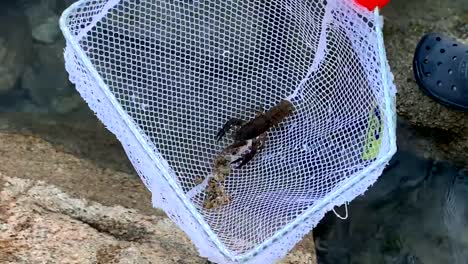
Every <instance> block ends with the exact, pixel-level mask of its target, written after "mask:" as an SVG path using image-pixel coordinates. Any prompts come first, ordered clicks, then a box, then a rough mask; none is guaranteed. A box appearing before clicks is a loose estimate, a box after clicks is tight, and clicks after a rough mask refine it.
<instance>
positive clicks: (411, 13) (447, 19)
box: [383, 0, 468, 165]
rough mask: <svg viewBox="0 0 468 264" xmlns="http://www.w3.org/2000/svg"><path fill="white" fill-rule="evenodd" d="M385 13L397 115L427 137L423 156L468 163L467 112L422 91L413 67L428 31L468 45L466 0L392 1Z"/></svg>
mask: <svg viewBox="0 0 468 264" xmlns="http://www.w3.org/2000/svg"><path fill="white" fill-rule="evenodd" d="M383 11H384V12H383V15H384V17H385V26H384V37H385V45H386V49H387V56H388V59H389V62H390V66H391V68H392V71H393V73H394V76H395V81H396V85H397V89H398V94H397V111H398V115H399V118H400V119H402V120H403V121H407V122H408V123H409V125H410V126H413V129H414V130H415V131H418V132H420V133H421V134H422V135H423V136H425V137H427V138H428V142H429V145H426V146H423V152H424V153H423V154H424V155H425V156H427V157H432V158H436V159H443V160H452V161H454V162H457V163H459V164H463V165H468V113H461V112H457V111H453V110H450V109H448V108H446V107H444V106H442V105H440V104H438V103H436V102H434V101H433V100H431V99H430V98H429V97H427V96H426V95H424V94H423V93H422V92H421V91H420V89H419V88H418V86H417V84H416V82H415V79H414V74H413V68H412V59H413V55H414V50H415V48H416V45H417V43H418V41H419V40H420V38H421V37H422V36H423V35H424V34H425V33H428V32H431V31H435V32H440V33H443V34H447V35H449V36H452V37H454V38H457V39H458V40H460V41H462V42H465V43H468V27H467V25H468V6H467V5H466V0H454V1H437V2H434V1H430V0H417V1H406V0H394V1H391V2H390V4H389V5H388V6H387V7H385V8H384V9H383ZM409 144H411V142H409Z"/></svg>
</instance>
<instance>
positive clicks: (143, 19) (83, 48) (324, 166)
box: [61, 0, 395, 263]
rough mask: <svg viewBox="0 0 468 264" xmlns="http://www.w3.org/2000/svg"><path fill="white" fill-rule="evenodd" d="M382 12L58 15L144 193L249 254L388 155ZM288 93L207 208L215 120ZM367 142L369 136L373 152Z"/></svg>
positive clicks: (86, 94)
mask: <svg viewBox="0 0 468 264" xmlns="http://www.w3.org/2000/svg"><path fill="white" fill-rule="evenodd" d="M379 23H380V21H378V20H376V17H375V16H374V15H373V14H372V13H369V12H367V11H366V10H364V9H361V8H359V7H357V6H355V5H354V4H353V3H352V2H351V1H340V0H336V1H332V0H329V1H325V0H307V1H305V0H304V1H303V0H275V1H244V0H232V1H202V0H200V1H196V0H180V1H177V0H172V1H157V0H148V1H143V0H139V1H137V0H126V1H124V0H121V1H118V0H114V1H103V0H101V1H99V0H93V1H91V0H82V1H79V2H78V3H77V4H75V5H73V6H72V7H70V8H69V9H67V10H66V11H65V12H64V15H63V16H62V18H61V27H62V30H63V32H64V34H65V37H66V40H67V47H66V49H65V60H66V68H67V71H68V72H69V73H70V80H71V81H72V82H73V83H75V84H76V87H77V89H78V91H79V92H80V94H81V95H82V96H83V98H84V99H85V100H86V101H87V102H88V104H89V106H90V108H91V109H92V110H93V111H94V112H96V114H97V116H98V117H99V119H100V120H101V121H102V122H103V123H104V124H105V125H106V126H107V127H108V129H109V130H110V131H111V132H112V133H114V134H115V135H116V136H117V137H118V139H119V140H120V141H121V142H122V145H123V147H124V149H125V151H126V152H127V155H128V156H129V159H130V160H131V161H132V163H133V165H134V166H135V169H136V171H137V172H138V174H139V175H140V176H141V177H142V180H143V182H144V183H145V185H146V186H147V187H148V188H149V189H150V190H151V192H152V194H153V204H154V205H155V206H157V207H160V208H162V209H164V210H165V211H166V213H167V214H168V216H169V217H171V219H172V220H174V221H175V222H176V223H177V224H178V226H179V227H180V228H182V229H183V230H184V231H185V232H186V233H187V234H188V235H189V236H190V238H191V239H192V241H193V242H194V244H195V245H196V246H197V247H198V249H199V251H200V253H201V255H202V256H205V257H209V258H210V260H212V261H219V262H234V261H235V260H236V261H241V260H242V261H247V262H249V261H250V262H253V263H255V259H257V260H258V259H261V260H262V261H275V260H278V259H279V258H282V257H283V256H284V255H285V254H286V252H287V251H289V250H290V249H291V248H292V247H293V246H294V244H295V243H297V242H298V241H299V240H300V239H301V238H302V236H303V235H305V234H306V233H307V232H309V231H310V229H311V228H313V227H314V226H315V225H316V224H317V222H318V221H319V220H320V219H321V218H322V217H323V215H324V214H325V213H326V212H327V211H329V210H331V209H332V208H333V206H335V205H341V204H343V203H344V202H346V201H350V200H352V199H353V198H354V197H356V196H357V195H360V194H362V193H363V192H364V191H365V190H366V189H367V188H368V187H369V186H370V185H371V184H372V183H373V182H374V181H375V180H376V179H377V177H378V176H379V175H380V173H381V171H382V170H383V168H384V166H385V163H386V162H387V161H388V160H389V159H390V157H391V155H393V153H394V142H393V141H394V135H393V134H392V131H393V130H394V126H395V125H394V113H393V107H394V106H393V102H392V101H391V100H392V97H393V94H394V92H395V88H394V86H393V82H392V79H391V78H392V77H391V74H390V71H389V68H388V65H387V62H386V61H385V56H384V53H382V52H383V51H382V50H381V48H380V49H379V46H378V38H379V36H378V35H377V33H376V27H380V26H381V25H380V24H379ZM382 54H383V55H382ZM383 71H385V73H386V74H387V75H388V76H389V77H388V78H387V79H385V78H384V76H385V75H384V72H383ZM385 87H387V90H386V89H385ZM284 98H287V99H288V100H290V101H291V102H292V103H293V104H294V107H295V111H294V112H293V114H292V115H291V116H289V117H288V118H287V119H286V120H285V121H284V122H283V123H282V124H281V125H280V126H279V127H275V128H272V129H271V130H270V131H269V132H268V134H267V141H266V145H265V148H264V149H262V150H261V151H260V152H259V153H258V154H257V155H256V156H255V157H254V159H253V160H252V161H250V162H249V163H248V164H247V165H246V166H244V167H243V168H242V169H234V170H232V172H231V174H230V175H229V176H228V177H227V179H226V181H225V182H224V186H225V188H226V191H227V193H229V194H230V195H231V197H232V200H231V201H230V203H229V204H228V205H227V206H224V207H221V208H216V209H206V208H204V207H203V202H204V199H205V195H206V194H205V192H204V188H205V187H206V181H207V178H208V177H209V176H210V175H211V173H212V172H213V167H212V164H213V159H214V157H215V156H216V155H217V154H218V153H219V152H220V151H221V150H222V149H223V148H224V147H226V146H227V145H228V144H229V143H232V138H231V137H229V135H228V136H227V137H225V138H224V139H223V140H221V141H220V142H216V140H215V135H216V133H217V132H218V130H219V129H220V128H221V127H222V126H223V125H224V123H225V122H226V121H227V120H228V119H229V118H231V117H236V118H241V119H244V120H248V119H251V118H254V117H255V114H256V112H257V111H258V109H269V108H271V107H272V106H274V105H275V104H276V103H278V102H279V101H280V100H281V99H284ZM372 117H374V119H375V118H377V120H379V121H381V123H377V124H382V127H380V126H377V127H376V126H375V123H372V122H371V120H372ZM371 128H372V129H373V130H370V129H371ZM380 128H381V129H380ZM369 131H373V132H375V133H373V134H372V135H373V136H375V135H376V133H377V134H378V135H377V136H378V138H379V139H380V140H381V142H380V141H371V143H370V141H369ZM372 142H373V143H372ZM376 142H377V143H376ZM369 144H374V145H375V144H379V147H378V148H376V149H375V150H376V151H375V153H374V155H371V154H372V153H373V152H372V151H370V152H371V153H370V154H369V149H371V150H372V145H371V148H369ZM366 153H367V154H366ZM199 179H202V180H204V181H203V182H201V183H200V181H199Z"/></svg>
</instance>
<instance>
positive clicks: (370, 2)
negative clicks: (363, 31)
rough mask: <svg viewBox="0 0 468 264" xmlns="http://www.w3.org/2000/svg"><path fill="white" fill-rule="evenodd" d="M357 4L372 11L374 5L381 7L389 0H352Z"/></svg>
mask: <svg viewBox="0 0 468 264" xmlns="http://www.w3.org/2000/svg"><path fill="white" fill-rule="evenodd" d="M354 1H355V2H356V3H357V4H358V5H361V6H363V7H365V8H367V9H369V10H370V11H373V10H374V9H375V8H376V7H378V8H379V9H381V8H382V7H384V6H386V5H387V4H388V2H390V0H354Z"/></svg>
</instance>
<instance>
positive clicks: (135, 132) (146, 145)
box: [59, 0, 397, 262]
mask: <svg viewBox="0 0 468 264" xmlns="http://www.w3.org/2000/svg"><path fill="white" fill-rule="evenodd" d="M85 2H86V0H79V1H77V2H75V3H73V4H72V5H70V6H69V7H68V8H67V9H65V10H64V11H63V13H62V15H61V16H60V19H59V26H60V29H61V31H62V33H63V35H64V37H65V39H66V41H67V44H70V45H68V47H71V49H72V50H73V51H74V52H76V53H77V54H78V55H79V57H80V59H81V60H82V62H83V64H84V66H85V67H86V68H87V70H88V71H89V72H90V74H91V76H92V78H93V79H94V80H95V81H96V82H97V83H98V87H99V88H98V89H100V90H101V92H102V93H103V94H104V95H105V96H106V100H108V102H109V103H110V105H112V107H113V108H114V109H113V110H115V111H117V113H118V114H119V115H120V116H128V114H127V113H126V112H125V111H124V110H123V109H122V107H121V105H120V104H119V103H118V102H117V100H116V98H115V96H114V95H113V94H112V93H111V91H110V89H109V88H108V86H107V85H106V84H105V83H104V81H103V79H102V78H101V76H100V75H99V73H98V72H97V70H96V68H95V67H94V65H93V64H92V62H91V61H90V59H89V58H88V56H87V55H86V53H85V52H84V50H83V49H82V48H81V46H80V45H79V44H78V41H77V40H76V39H75V36H74V35H72V33H71V32H70V30H69V29H68V27H67V20H68V17H69V16H70V15H71V14H72V13H73V11H75V10H76V9H78V8H79V7H80V5H81V4H83V3H85ZM112 2H117V3H118V2H120V0H114V1H112ZM363 12H369V11H368V10H363ZM373 14H374V19H375V21H376V25H375V29H376V32H375V33H377V40H378V47H379V57H380V58H379V59H380V61H381V62H382V63H381V74H382V85H383V90H384V94H385V102H386V109H385V112H386V113H387V114H386V115H385V116H386V122H388V124H389V125H388V126H386V128H387V131H386V132H387V133H388V137H389V142H390V146H389V150H388V152H387V153H386V154H385V155H382V156H381V157H380V158H379V159H378V160H376V161H374V162H373V163H372V164H371V165H369V166H367V167H366V168H365V169H363V170H362V171H361V172H359V173H358V174H355V175H354V177H352V178H351V179H349V180H348V181H345V182H344V183H343V184H342V185H341V186H339V187H338V188H336V189H335V190H334V191H332V192H330V193H329V194H328V195H327V196H326V197H325V198H324V199H323V200H321V201H319V202H318V203H317V204H315V205H314V206H311V207H309V208H308V209H306V210H305V211H304V212H303V213H302V214H300V215H299V216H298V217H296V218H295V219H294V220H293V221H291V222H290V223H288V224H287V225H285V226H284V227H283V228H282V229H280V230H278V231H277V232H275V233H274V234H273V235H272V236H271V237H270V238H268V239H266V240H264V241H263V242H262V243H260V244H259V245H257V246H256V247H255V248H253V249H251V250H249V251H248V252H247V253H244V254H242V255H240V256H235V255H234V254H233V253H232V252H230V251H229V250H228V249H227V248H226V247H225V246H224V245H223V244H222V243H221V241H220V240H219V238H218V237H217V236H216V234H215V233H214V232H213V231H212V229H211V228H210V227H209V226H208V224H207V223H206V221H205V220H204V219H203V217H202V216H201V214H200V213H199V212H198V210H197V209H196V208H195V207H194V206H193V204H192V202H190V201H189V200H188V199H187V197H186V195H184V194H183V192H182V189H181V188H180V187H179V186H178V185H177V183H176V182H175V180H174V179H175V177H174V178H172V177H173V176H174V175H175V174H174V172H173V171H172V169H171V168H170V166H169V165H168V164H167V162H165V159H164V158H163V157H162V156H161V155H159V157H158V155H156V154H159V152H158V151H157V148H156V147H155V146H151V145H150V144H151V142H148V141H147V140H145V138H144V136H143V135H142V133H141V132H140V131H139V129H138V128H137V127H136V125H135V124H133V123H132V122H131V121H130V120H131V118H130V117H128V118H123V120H122V121H124V124H125V125H126V126H127V128H128V129H129V130H130V131H131V132H132V133H131V136H133V137H134V138H135V139H136V141H137V142H138V144H139V145H140V147H141V148H142V149H144V152H145V153H144V154H145V155H147V156H148V157H149V159H150V160H151V161H152V162H154V163H155V165H156V167H157V168H158V169H160V170H161V171H162V176H163V178H164V179H165V180H166V181H167V183H168V184H169V186H170V187H171V189H172V191H173V192H175V193H176V195H177V197H178V198H179V200H180V201H181V202H182V204H183V205H184V207H185V209H186V210H188V212H190V214H191V215H192V217H193V218H194V219H195V220H196V221H197V223H198V224H199V225H200V226H201V227H202V230H203V232H204V233H205V234H206V235H207V236H208V237H209V238H210V239H211V241H212V242H213V243H214V245H215V246H216V247H217V248H218V250H219V251H220V253H221V254H222V255H223V256H224V257H226V258H227V259H229V260H230V261H235V262H246V261H248V260H250V259H252V258H253V257H255V256H256V255H258V254H259V253H260V252H262V251H264V250H265V249H267V248H268V247H270V246H271V245H273V244H275V242H277V241H278V240H279V239H280V238H281V237H283V236H285V235H286V234H287V233H288V232H290V231H291V230H293V229H296V228H297V227H298V226H299V225H301V224H302V223H304V222H306V221H307V220H308V219H311V218H312V217H313V216H314V214H316V213H320V212H323V211H325V212H326V211H329V210H331V209H330V208H333V207H334V206H336V205H337V203H336V202H335V203H332V202H330V201H332V200H335V201H336V198H337V197H339V196H341V195H342V194H343V193H345V192H347V191H349V190H350V189H352V188H353V186H355V185H357V184H359V183H361V182H362V180H363V179H364V178H365V177H366V176H367V175H368V173H369V172H371V171H373V170H375V169H376V168H378V167H381V166H382V165H386V164H388V162H389V160H390V159H391V157H392V156H393V155H394V154H395V153H396V150H397V146H396V142H395V137H396V135H395V131H394V130H395V129H396V128H395V125H394V120H393V118H392V116H391V114H390V113H392V114H393V113H394V112H395V109H394V108H395V106H394V104H393V102H391V100H392V96H391V95H390V85H389V81H390V80H389V79H388V76H387V69H386V68H385V67H386V65H387V64H386V62H387V59H386V54H385V49H384V44H383V34H382V30H381V27H382V23H381V19H380V18H381V17H380V14H379V9H378V8H376V9H374V12H373ZM90 28H91V27H90ZM85 34H86V32H84V33H83V34H81V35H85ZM152 180H153V179H151V181H152ZM147 188H148V189H149V190H150V191H151V189H150V188H149V186H147ZM359 195H361V194H357V195H356V194H353V195H352V196H350V198H349V200H352V199H354V198H355V197H357V196H359ZM353 196H354V197H353ZM327 209H328V210H327ZM321 218H322V217H321Z"/></svg>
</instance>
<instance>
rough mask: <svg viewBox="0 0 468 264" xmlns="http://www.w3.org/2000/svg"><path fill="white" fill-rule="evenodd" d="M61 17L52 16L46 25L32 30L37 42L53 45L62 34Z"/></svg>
mask: <svg viewBox="0 0 468 264" xmlns="http://www.w3.org/2000/svg"><path fill="white" fill-rule="evenodd" d="M58 23H59V17H58V16H55V15H54V16H51V17H49V18H47V19H46V20H45V21H44V23H42V24H39V25H37V26H34V27H33V29H32V36H33V38H34V39H35V40H36V41H39V42H42V43H47V44H51V43H54V41H55V40H57V38H58V36H59V34H60V28H59V24H58Z"/></svg>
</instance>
